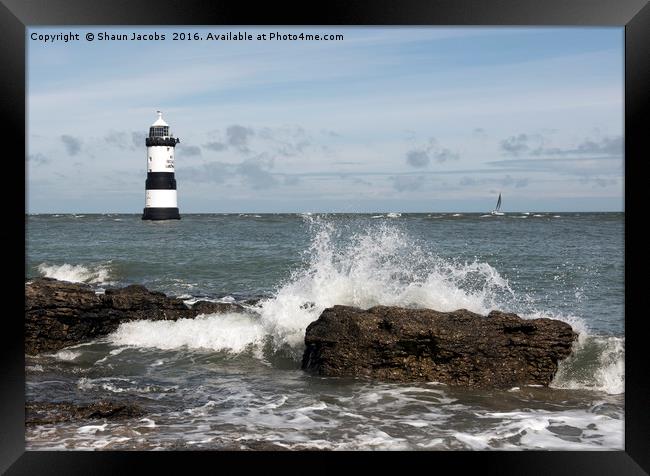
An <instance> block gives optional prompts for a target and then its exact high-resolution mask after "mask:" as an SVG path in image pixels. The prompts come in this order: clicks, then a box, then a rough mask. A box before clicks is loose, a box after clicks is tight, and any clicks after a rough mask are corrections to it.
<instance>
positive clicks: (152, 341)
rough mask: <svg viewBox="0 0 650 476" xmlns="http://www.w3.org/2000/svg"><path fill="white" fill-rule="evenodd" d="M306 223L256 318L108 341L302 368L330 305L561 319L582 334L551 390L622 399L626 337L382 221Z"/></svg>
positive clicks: (163, 328)
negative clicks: (265, 351)
mask: <svg viewBox="0 0 650 476" xmlns="http://www.w3.org/2000/svg"><path fill="white" fill-rule="evenodd" d="M305 220H306V221H307V223H308V224H309V226H310V227H311V232H312V240H311V243H310V246H309V248H308V249H307V250H306V251H305V255H304V260H303V266H301V267H300V268H298V269H296V270H294V272H293V273H292V274H291V276H290V278H289V279H287V280H286V281H285V282H284V283H281V284H280V285H279V286H278V288H277V289H276V291H275V292H274V293H273V295H272V296H271V297H269V298H267V299H265V300H262V301H260V303H258V304H257V306H256V307H255V308H254V309H253V310H254V311H255V312H256V314H257V315H250V314H237V313H230V314H213V315H206V316H200V317H198V318H196V319H181V320H178V321H176V322H172V321H155V322H150V321H138V322H129V323H125V324H122V325H121V326H120V327H119V328H118V330H117V331H116V332H115V333H113V334H112V335H111V336H110V337H109V339H110V340H111V342H112V343H113V344H117V345H128V346H138V347H156V348H160V349H173V348H180V347H187V348H191V349H209V350H214V351H229V352H233V353H239V352H242V351H245V350H247V349H249V348H251V346H252V347H253V348H256V349H257V351H258V352H257V353H256V355H258V356H260V355H261V353H260V352H259V349H260V348H261V347H262V345H263V344H265V343H268V342H271V343H272V347H273V348H275V349H276V350H277V349H281V348H282V349H287V348H289V349H290V350H291V354H292V355H293V356H294V357H295V358H296V360H299V358H300V356H301V354H302V349H303V346H304V337H305V330H306V328H307V326H308V325H309V324H310V323H311V322H313V321H315V320H316V319H318V317H319V316H320V314H321V313H322V311H323V310H324V309H326V308H328V307H331V306H333V305H336V304H340V305H349V306H356V307H360V308H364V309H367V308H369V307H372V306H376V305H389V306H402V307H411V308H430V309H436V310H439V311H453V310H456V309H461V308H464V309H468V310H470V311H473V312H476V313H479V314H487V313H488V312H489V311H490V310H493V309H501V310H505V311H511V312H517V313H518V314H519V315H521V316H522V317H524V318H531V319H532V318H538V317H550V318H555V319H560V320H563V321H565V322H568V323H569V324H571V325H572V327H573V328H574V330H576V331H577V332H578V333H579V335H580V338H579V340H578V342H577V343H576V344H575V348H574V353H573V355H572V356H571V357H570V358H569V359H567V360H566V361H564V362H561V364H560V369H559V371H558V374H557V376H556V378H555V380H554V381H553V386H555V387H558V388H573V389H577V388H581V389H591V390H598V391H603V392H607V393H612V394H616V393H621V392H623V391H624V372H623V363H624V340H623V339H619V338H614V337H610V338H596V337H592V336H590V335H589V330H588V328H587V326H586V325H585V323H584V321H583V320H582V319H581V318H579V317H577V316H572V315H568V316H567V315H562V314H553V313H549V312H548V311H546V312H542V311H539V310H536V309H535V308H534V303H532V304H531V303H530V302H529V300H527V299H526V297H525V296H517V295H516V294H515V292H514V291H513V290H512V289H511V287H510V285H509V283H508V281H507V279H505V278H504V277H503V276H501V275H500V274H499V272H498V271H497V270H496V269H495V268H494V267H493V266H492V265H490V264H489V263H486V262H479V261H473V262H460V261H454V260H449V259H444V258H441V257H440V256H438V255H437V254H435V253H434V252H432V251H431V250H425V249H424V248H423V247H422V246H421V245H420V244H419V243H418V242H417V241H416V240H413V239H412V238H410V237H409V236H408V235H407V234H406V233H405V232H404V231H402V230H401V229H400V228H398V227H397V226H395V225H392V224H388V223H386V222H381V223H378V222H374V225H368V226H366V227H365V228H364V229H362V230H361V231H356V232H349V230H342V229H338V228H337V227H336V226H334V224H333V223H332V222H329V221H327V220H324V219H321V218H313V217H305ZM346 232H347V234H346Z"/></svg>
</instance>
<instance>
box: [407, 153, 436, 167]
mask: <svg viewBox="0 0 650 476" xmlns="http://www.w3.org/2000/svg"><path fill="white" fill-rule="evenodd" d="M430 161H431V159H430V158H429V154H427V152H426V151H425V150H409V151H408V152H407V153H406V162H407V163H408V164H409V165H410V166H411V167H426V166H427V165H429V162H430Z"/></svg>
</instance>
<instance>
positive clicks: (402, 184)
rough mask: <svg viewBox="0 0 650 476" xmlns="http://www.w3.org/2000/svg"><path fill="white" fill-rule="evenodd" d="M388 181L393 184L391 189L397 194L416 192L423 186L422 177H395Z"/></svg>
mask: <svg viewBox="0 0 650 476" xmlns="http://www.w3.org/2000/svg"><path fill="white" fill-rule="evenodd" d="M388 179H389V180H390V181H391V182H393V188H394V189H395V190H397V191H398V192H405V191H413V190H417V189H419V188H420V187H422V185H423V184H424V177H422V176H421V175H419V176H411V175H397V176H393V177H389V178H388Z"/></svg>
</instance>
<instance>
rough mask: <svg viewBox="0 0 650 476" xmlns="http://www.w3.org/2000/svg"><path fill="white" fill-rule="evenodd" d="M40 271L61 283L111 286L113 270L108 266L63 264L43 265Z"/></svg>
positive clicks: (40, 265)
mask: <svg viewBox="0 0 650 476" xmlns="http://www.w3.org/2000/svg"><path fill="white" fill-rule="evenodd" d="M38 271H39V272H40V273H41V275H43V276H44V277H46V278H54V279H58V280H60V281H69V282H72V283H86V284H111V282H112V281H111V268H110V266H109V265H108V264H100V265H96V266H90V267H89V266H84V265H81V264H78V265H73V264H68V263H63V264H61V265H56V264H47V263H41V264H39V265H38Z"/></svg>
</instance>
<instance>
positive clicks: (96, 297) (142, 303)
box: [25, 278, 244, 355]
mask: <svg viewBox="0 0 650 476" xmlns="http://www.w3.org/2000/svg"><path fill="white" fill-rule="evenodd" d="M243 311H244V308H243V307H242V306H240V305H238V304H231V303H216V302H209V301H198V302H196V303H194V305H192V306H188V305H186V304H185V303H184V302H183V301H182V300H181V299H178V298H175V297H168V296H166V295H165V294H164V293H161V292H156V291H150V290H148V289H147V288H145V287H144V286H141V285H137V284H134V285H131V286H126V287H124V288H114V289H106V291H105V293H104V294H97V293H96V292H95V291H94V290H93V289H92V288H91V287H90V286H88V285H86V284H81V283H70V282H67V281H58V280H56V279H52V278H36V279H33V280H30V281H28V282H27V283H26V284H25V353H26V354H27V355H36V354H39V353H42V352H55V351H57V350H60V349H63V348H64V347H68V346H71V345H75V344H79V343H82V342H85V341H88V340H92V339H95V338H97V337H101V336H104V335H107V334H110V333H111V332H114V331H115V330H116V329H117V328H118V327H119V325H120V324H122V323H124V322H129V321H134V320H152V321H157V320H171V321H176V320H178V319H191V318H194V317H196V316H198V315H199V314H212V313H223V312H243Z"/></svg>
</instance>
